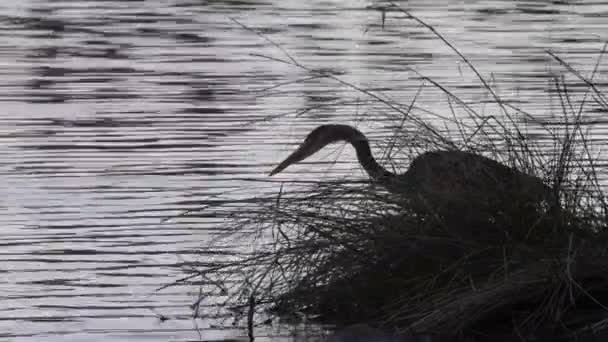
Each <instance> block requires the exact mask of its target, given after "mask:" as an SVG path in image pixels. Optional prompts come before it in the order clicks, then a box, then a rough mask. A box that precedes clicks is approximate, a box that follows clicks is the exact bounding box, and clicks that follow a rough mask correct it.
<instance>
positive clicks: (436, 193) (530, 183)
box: [270, 125, 553, 212]
mask: <svg viewBox="0 0 608 342" xmlns="http://www.w3.org/2000/svg"><path fill="white" fill-rule="evenodd" d="M339 141H346V142H348V143H350V144H351V145H352V146H353V147H354V148H355V151H356V154H357V159H358V161H359V163H360V164H361V166H362V167H363V168H364V169H365V171H366V172H367V174H368V175H369V177H370V178H371V180H372V181H374V182H375V183H378V184H380V185H382V186H384V187H385V188H386V190H388V191H389V192H391V193H397V194H403V195H406V197H408V198H409V199H417V200H420V201H422V202H424V203H426V204H428V205H430V206H432V207H433V208H434V210H435V209H438V210H440V211H443V212H445V210H443V209H446V210H449V211H455V210H456V211H458V210H461V209H463V208H462V207H463V206H465V207H467V208H468V209H471V210H484V208H485V209H487V208H497V207H501V206H502V205H511V204H512V202H513V200H514V199H517V200H520V201H522V202H525V203H536V204H538V203H540V202H542V201H547V202H552V198H553V192H552V190H551V188H550V187H548V186H547V185H545V184H544V182H543V181H542V180H541V179H540V178H538V177H535V176H531V175H528V174H525V173H522V172H521V171H518V170H516V169H514V168H511V167H508V166H506V165H504V164H501V163H499V162H497V161H495V160H493V159H490V158H487V157H484V156H481V155H478V154H475V153H471V152H464V151H457V150H447V151H430V152H425V153H422V154H420V155H419V156H417V157H416V158H414V159H413V160H412V162H411V164H410V166H409V168H408V170H407V171H406V172H405V173H403V174H394V173H392V172H390V171H388V170H387V169H385V168H384V167H382V166H381V165H380V164H378V162H377V161H376V159H375V158H374V157H373V155H372V153H371V149H370V145H369V142H368V140H367V138H366V137H365V135H363V133H361V132H360V131H359V130H357V129H356V128H354V127H352V126H348V125H322V126H319V127H317V128H316V129H314V130H313V131H312V132H311V133H310V134H309V135H308V136H307V137H306V139H305V140H304V142H303V143H302V144H301V145H300V146H299V147H298V149H296V151H294V152H293V153H292V154H291V155H289V156H288V157H287V158H286V159H285V160H284V161H283V162H281V163H280V164H279V165H278V166H277V167H276V168H275V169H274V170H272V172H270V175H271V176H272V175H274V174H276V173H279V172H281V171H282V170H284V169H285V168H287V167H288V166H289V165H291V164H294V163H297V162H299V161H302V160H304V159H306V158H307V157H309V156H311V155H313V154H314V153H316V152H317V151H319V150H320V149H322V148H323V147H324V146H326V145H328V144H330V143H334V142H339Z"/></svg>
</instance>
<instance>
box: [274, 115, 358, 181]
mask: <svg viewBox="0 0 608 342" xmlns="http://www.w3.org/2000/svg"><path fill="white" fill-rule="evenodd" d="M348 129H351V130H352V127H350V126H346V125H322V126H319V127H317V128H315V129H314V130H313V131H312V132H310V134H308V136H307V137H306V139H305V140H304V142H303V143H302V144H300V146H299V147H298V149H297V150H295V151H294V152H293V153H292V154H290V155H289V156H288V157H287V158H285V160H283V161H282V162H281V163H280V164H279V165H278V166H277V167H275V168H274V170H272V171H271V172H270V176H272V175H275V174H277V173H279V172H281V171H283V170H284V169H285V168H287V167H288V166H289V165H291V164H295V163H297V162H299V161H302V160H304V159H306V158H308V157H310V156H312V155H313V154H315V153H316V152H318V151H319V150H320V149H322V148H323V147H325V146H326V145H327V144H331V143H333V142H336V141H340V140H346V137H347V136H346V135H345V134H347V132H346V130H348Z"/></svg>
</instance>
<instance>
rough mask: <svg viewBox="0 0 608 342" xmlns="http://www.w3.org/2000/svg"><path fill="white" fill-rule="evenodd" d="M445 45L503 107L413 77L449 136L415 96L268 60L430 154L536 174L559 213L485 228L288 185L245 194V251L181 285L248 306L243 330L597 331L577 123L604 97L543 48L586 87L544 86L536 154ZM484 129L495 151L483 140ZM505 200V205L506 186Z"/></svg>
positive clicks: (474, 334)
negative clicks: (383, 119)
mask: <svg viewBox="0 0 608 342" xmlns="http://www.w3.org/2000/svg"><path fill="white" fill-rule="evenodd" d="M383 10H384V11H389V10H390V11H398V12H401V13H404V14H406V15H407V16H408V17H409V18H411V19H414V20H416V21H418V22H419V23H421V24H422V25H423V26H425V27H427V28H429V29H430V30H431V31H432V32H433V33H434V34H436V35H437V36H438V37H439V38H440V39H441V40H443V41H444V42H445V43H446V44H448V46H450V48H453V49H454V51H456V52H457V50H456V49H455V48H454V47H453V46H452V45H451V44H449V42H447V41H446V40H445V39H444V38H443V37H442V36H441V35H440V34H439V33H437V31H436V30H435V29H434V28H432V27H431V26H429V25H427V24H425V23H424V22H423V21H421V20H420V19H418V18H416V17H414V16H412V15H411V14H410V13H408V12H406V11H404V10H402V9H401V8H398V7H396V6H395V5H392V6H390V7H388V8H385V9H383ZM264 39H267V38H264ZM273 44H274V43H273ZM457 53H458V55H459V56H460V57H461V58H462V59H463V60H464V61H465V62H466V63H467V65H468V66H469V67H470V68H471V69H472V70H473V71H474V72H475V74H476V75H477V76H478V77H479V79H480V81H481V83H482V84H483V85H484V87H486V89H487V90H488V92H489V93H490V94H491V97H492V98H493V101H494V103H495V104H496V105H497V106H498V108H500V110H501V111H502V115H501V116H500V118H501V119H498V118H497V117H493V116H483V115H480V114H479V113H477V112H476V111H475V110H473V109H472V108H471V107H470V106H468V105H467V104H466V103H465V102H464V101H462V100H460V99H459V98H458V97H457V96H455V95H453V94H452V93H450V91H449V90H448V89H446V88H445V87H443V86H442V85H441V84H439V83H438V82H436V81H434V80H432V79H429V78H424V81H426V82H430V84H432V85H433V86H434V87H435V88H436V89H439V90H440V91H442V92H444V93H445V94H446V96H447V98H448V101H449V102H450V104H451V105H453V106H454V108H456V107H457V108H458V110H460V111H462V112H464V113H466V118H467V120H466V122H467V123H466V124H465V123H464V120H463V121H462V122H461V124H458V123H459V120H456V119H454V121H455V122H456V123H457V125H456V127H457V130H458V132H456V133H457V134H453V135H445V134H443V133H441V132H440V131H439V130H437V129H436V128H435V127H433V126H432V125H430V124H429V123H428V122H426V121H424V120H421V119H418V118H416V117H414V116H413V115H411V109H412V107H413V102H414V101H413V102H412V104H409V105H402V104H399V103H396V102H392V101H389V100H386V99H385V98H384V97H382V96H380V95H379V94H377V93H374V92H372V91H369V90H367V89H364V88H361V87H359V86H356V85H353V84H350V83H348V82H346V81H344V80H342V79H341V78H340V77H339V76H337V75H333V74H330V73H325V72H317V71H315V70H312V69H309V68H307V67H305V66H303V65H301V64H299V63H298V62H297V61H296V60H295V59H294V58H292V57H291V56H289V55H287V54H286V55H287V56H288V58H286V59H284V60H282V59H277V58H272V60H273V61H275V62H280V63H286V64H290V65H293V66H294V67H298V68H302V69H305V70H307V71H308V72H310V73H311V74H313V75H315V76H318V77H324V78H328V79H331V80H334V81H336V82H337V83H338V84H339V85H341V86H347V87H350V88H352V89H355V90H356V91H358V92H360V94H361V95H362V96H366V97H368V98H369V99H371V100H372V101H374V102H376V103H379V104H382V105H384V106H386V107H387V108H388V109H389V110H392V111H394V112H395V113H397V114H399V115H400V117H401V119H400V120H399V121H398V122H397V123H396V125H397V126H400V127H403V125H406V124H407V125H410V127H416V128H417V129H418V130H419V132H424V133H425V134H423V135H421V139H422V140H424V145H425V146H427V147H429V148H461V149H466V150H469V151H480V150H484V151H488V150H489V152H490V153H491V154H492V155H495V156H500V157H502V160H504V161H505V162H509V164H510V165H512V166H513V167H517V168H519V169H521V170H524V171H526V172H529V173H534V174H536V175H537V176H539V177H542V178H544V179H545V180H546V183H547V185H549V186H551V187H552V188H553V189H554V191H555V193H556V194H557V196H558V197H559V199H560V207H561V210H559V211H558V212H553V211H549V210H543V208H542V207H541V206H534V207H533V209H530V206H525V207H523V206H517V205H514V206H513V207H512V208H509V210H506V209H505V208H496V213H498V212H501V213H502V214H500V215H498V214H496V215H495V216H494V217H493V219H492V221H491V222H488V221H487V220H480V221H466V222H465V221H459V220H453V219H450V220H446V219H445V217H441V216H440V215H438V214H437V212H435V211H433V210H426V211H425V210H423V209H421V207H420V206H411V205H409V204H408V203H409V202H403V201H402V199H401V198H399V197H397V196H393V195H390V194H387V193H385V192H384V191H383V190H382V189H381V188H378V187H375V186H373V185H370V184H368V183H367V182H359V183H356V182H327V183H315V184H299V186H298V187H297V189H299V190H297V191H295V190H291V191H289V192H288V193H283V192H282V191H281V192H280V193H279V194H278V195H276V196H273V197H268V198H256V199H255V200H253V201H251V202H250V203H248V205H247V206H244V207H239V208H238V209H233V210H230V211H229V212H228V213H225V215H226V217H228V218H229V226H230V227H229V228H230V229H229V233H227V234H226V235H225V237H227V238H229V239H232V240H234V239H238V240H239V241H245V242H246V243H247V244H248V245H249V246H251V251H250V253H247V254H243V253H240V254H235V255H233V256H232V257H230V258H225V259H224V260H223V261H220V260H218V261H214V262H210V263H208V264H205V265H199V267H198V268H197V269H196V270H193V271H191V272H190V274H188V275H187V276H186V277H185V278H184V279H182V280H181V281H191V280H194V279H202V280H204V282H205V284H207V285H205V287H206V290H209V291H212V292H213V293H215V296H213V298H221V299H222V302H221V303H220V305H219V306H220V307H221V308H228V307H229V308H231V310H233V312H247V311H248V313H249V322H250V324H251V322H252V321H253V320H254V317H253V313H254V311H255V312H256V313H259V314H261V316H262V317H265V318H266V317H268V316H270V317H273V316H280V317H282V318H285V317H287V316H294V317H296V316H297V317H300V318H301V317H302V316H307V317H309V318H313V319H317V320H319V321H322V322H326V323H328V322H329V323H335V324H349V323H357V322H373V323H376V324H378V325H383V326H392V327H397V328H399V329H402V330H410V329H413V330H416V331H425V332H433V333H441V334H446V335H450V336H453V337H455V338H456V339H458V338H460V339H466V340H479V341H485V340H488V338H490V337H492V338H503V339H504V340H531V339H539V340H557V339H558V338H563V339H573V338H575V337H576V336H579V337H580V336H585V334H589V333H591V332H595V331H600V330H605V329H606V328H608V307H607V306H608V272H607V271H608V257H607V255H606V254H607V248H606V246H607V243H608V234H607V231H606V225H607V223H608V220H607V217H608V216H607V209H608V207H607V205H606V198H605V195H604V194H603V192H602V191H601V186H600V181H599V179H600V178H601V176H602V174H601V170H599V169H598V168H597V165H595V158H594V156H593V155H592V153H593V149H592V146H591V143H590V142H589V141H588V139H587V136H588V135H587V134H588V132H587V131H586V130H585V129H584V126H583V125H582V119H583V113H584V112H585V109H586V106H587V105H593V106H599V107H600V108H601V109H603V110H604V111H606V112H608V102H607V101H606V97H605V95H604V94H603V93H602V92H601V90H600V89H599V86H598V85H596V84H595V83H594V80H593V78H594V75H592V76H590V77H589V78H587V77H584V76H583V75H581V74H580V73H578V72H577V71H576V70H575V69H574V68H573V67H571V66H570V65H569V64H568V63H567V62H565V61H564V60H562V59H561V58H559V57H558V56H556V55H555V54H552V53H550V55H551V56H553V57H554V58H555V60H556V61H557V62H558V63H559V64H561V65H563V66H564V70H565V71H566V72H567V73H570V74H573V75H574V76H575V77H576V78H578V79H579V80H580V81H581V82H582V83H583V84H584V85H586V87H587V89H588V94H585V99H584V100H583V101H582V102H580V105H579V106H578V107H576V106H574V105H573V104H572V103H573V101H572V99H571V97H570V96H571V95H570V94H569V91H568V89H567V87H566V83H565V82H564V81H563V80H562V79H561V78H558V79H556V80H555V90H556V93H557V94H558V95H559V99H560V103H561V106H562V115H563V121H564V123H565V124H564V125H563V126H561V127H560V128H559V129H555V130H550V129H547V132H546V134H547V135H548V136H550V137H551V139H552V141H553V142H554V146H553V148H554V150H552V151H547V150H546V147H539V146H534V145H533V144H532V143H531V142H530V141H529V140H527V139H525V138H524V134H523V133H522V132H521V131H520V129H521V128H522V125H521V124H520V123H519V122H520V120H519V119H520V118H521V117H522V116H524V117H525V116H526V115H527V114H526V113H525V111H524V110H522V109H521V108H516V107H514V106H513V105H510V104H507V103H503V102H502V101H501V99H500V98H499V97H498V95H496V94H495V92H494V91H493V90H492V88H491V87H490V86H489V85H488V83H487V82H486V81H485V80H484V79H483V77H482V76H481V74H480V73H478V72H477V71H476V70H475V68H474V66H473V65H472V64H471V63H469V62H468V61H467V60H466V58H465V57H464V56H463V55H462V54H460V53H459V52H457ZM603 53H604V52H603V51H602V52H601V54H600V58H601V56H602V55H603ZM265 58H266V57H265ZM598 63H599V61H598ZM596 69H597V66H596ZM594 74H595V72H594ZM455 110H456V109H455ZM462 112H461V113H462ZM456 116H457V115H454V117H456ZM471 122H472V123H473V124H471ZM454 136H456V137H460V139H457V140H455V139H454V138H453V137H454ZM497 136H499V137H501V139H502V140H503V141H505V142H507V144H506V146H507V148H504V149H503V148H500V147H498V146H496V145H495V144H494V142H495V141H496V137H497ZM400 139H401V137H400V136H399V135H396V136H395V137H394V140H392V141H388V142H386V144H385V146H387V153H386V154H387V155H390V154H391V153H390V150H392V149H396V148H397V147H399V146H403V144H404V141H401V140H400ZM547 165H548V167H547ZM512 196H514V197H513V202H517V201H516V200H517V194H516V193H515V194H512ZM462 200H463V203H464V202H466V201H467V199H462ZM206 293H207V292H206ZM206 298H209V297H201V298H199V301H198V302H197V304H198V303H200V301H203V300H206ZM195 306H196V307H198V305H195Z"/></svg>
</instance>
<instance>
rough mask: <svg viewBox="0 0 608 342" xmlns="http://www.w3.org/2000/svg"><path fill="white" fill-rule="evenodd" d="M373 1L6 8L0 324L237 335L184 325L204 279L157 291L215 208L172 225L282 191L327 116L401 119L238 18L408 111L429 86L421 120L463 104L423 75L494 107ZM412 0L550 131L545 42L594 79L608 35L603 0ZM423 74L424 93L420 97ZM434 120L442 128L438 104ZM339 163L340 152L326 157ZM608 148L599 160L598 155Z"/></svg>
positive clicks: (172, 336)
mask: <svg viewBox="0 0 608 342" xmlns="http://www.w3.org/2000/svg"><path fill="white" fill-rule="evenodd" d="M379 4H380V3H379V2H378V3H377V2H374V1H359V0H355V1H295V0H292V1H275V0H268V1H233V0H226V1H220V0H214V1H194V0H192V1H180V0H173V1H160V0H149V1H118V0H108V1H97V0H95V1H93V0H90V1H83V0H78V1H70V0H65V1H51V0H38V1H35V0H19V1H4V2H2V4H0V8H1V11H0V14H1V15H0V35H1V39H0V73H1V75H2V78H1V79H2V81H1V83H0V84H1V85H2V86H1V91H0V104H1V110H0V122H1V125H0V184H1V186H0V207H1V209H2V211H1V212H0V227H1V231H2V234H0V255H1V258H2V262H1V263H0V338H5V339H7V340H27V341H102V340H103V341H127V340H128V341H135V340H141V341H144V340H145V341H169V340H171V341H184V340H197V339H201V338H202V339H210V338H220V337H222V336H225V334H226V333H225V332H223V331H222V330H214V329H210V327H211V328H213V325H211V324H212V323H213V321H212V320H211V319H210V320H209V321H206V320H198V321H197V322H194V321H192V320H191V319H190V315H191V310H190V307H189V305H190V304H191V303H192V302H193V301H194V299H195V297H196V295H197V289H196V288H188V287H185V286H182V287H173V288H169V289H165V290H162V291H158V292H157V291H155V289H157V288H158V287H160V286H161V285H163V284H166V283H169V282H171V281H173V280H175V279H178V278H179V277H180V275H181V271H180V266H182V265H184V264H185V263H187V262H188V261H191V260H200V259H201V258H202V256H199V255H198V250H199V249H200V248H202V247H205V246H206V243H205V242H206V241H208V240H209V236H210V234H211V230H210V229H211V228H213V227H218V224H221V220H219V219H215V218H213V217H207V218H198V219H190V220H187V219H181V220H169V221H167V222H163V219H164V218H166V217H169V216H171V215H175V214H178V213H180V212H182V211H184V210H189V209H195V208H197V207H199V206H200V205H201V203H202V202H201V201H206V200H210V199H213V198H218V197H217V196H220V195H221V196H222V197H223V198H226V197H227V198H239V197H241V196H250V195H254V194H255V193H257V192H268V191H271V192H272V191H275V192H276V191H277V189H278V187H279V185H278V182H277V181H276V180H275V181H274V182H270V181H269V179H268V178H267V176H266V174H267V172H268V171H269V170H270V169H271V167H272V166H273V165H274V164H275V163H276V162H278V161H279V160H280V159H281V158H282V157H284V156H285V154H286V153H288V152H289V150H290V149H292V148H293V145H291V144H292V143H295V142H296V141H297V140H299V139H301V137H302V136H303V135H304V134H305V133H306V132H307V131H308V130H309V129H310V128H312V127H314V126H315V125H317V124H319V123H321V122H342V123H344V122H347V123H351V124H352V123H356V122H360V125H359V127H360V128H361V130H363V131H364V132H365V133H368V134H369V135H370V136H371V137H372V138H373V137H381V136H383V135H386V134H390V132H391V131H390V128H391V127H392V125H394V123H395V119H396V118H397V119H398V118H399V114H398V113H391V110H390V109H389V108H386V107H382V106H378V105H374V104H373V103H372V104H370V103H369V100H370V98H366V96H365V94H362V93H361V92H359V91H357V90H356V89H354V88H352V87H349V86H347V85H344V84H340V83H338V82H336V81H335V80H331V79H327V78H319V77H314V75H312V74H311V73H308V72H306V71H305V70H302V69H300V68H298V67H294V66H291V65H288V64H285V63H282V62H279V61H277V60H273V59H271V58H281V59H287V57H286V56H285V55H284V54H283V53H282V52H281V50H280V49H278V48H277V47H276V46H274V45H273V43H271V42H269V41H268V40H265V39H264V38H262V37H260V36H258V35H256V34H255V33H254V32H252V31H251V30H246V29H244V28H243V27H242V26H241V25H239V23H241V24H242V25H246V26H249V27H251V28H253V29H255V30H257V31H258V32H261V33H263V35H264V36H265V37H267V38H270V39H271V40H272V41H273V42H274V43H275V44H280V45H281V46H282V47H283V48H284V49H286V51H289V53H290V54H291V55H292V56H293V57H294V58H295V59H297V61H298V62H300V63H302V64H303V65H304V66H306V67H308V68H311V69H325V70H329V71H332V72H334V73H336V74H337V75H339V78H340V80H343V81H345V82H349V83H351V84H353V85H357V86H359V87H363V88H367V89H372V90H374V91H376V92H378V93H381V94H382V96H386V97H387V98H391V99H392V100H394V101H399V102H401V103H403V104H404V105H405V106H407V105H409V104H411V103H412V101H413V99H414V98H416V107H417V108H418V109H419V110H418V111H417V112H416V113H415V114H416V116H417V117H419V118H424V113H425V112H426V113H445V115H446V116H448V117H449V116H450V115H451V114H450V113H449V101H448V100H447V97H446V96H445V95H441V92H437V91H436V89H435V90H433V89H431V88H433V87H428V85H429V83H428V82H424V81H423V80H422V79H421V76H420V75H423V76H425V77H429V78H431V79H432V80H434V81H436V82H439V83H441V84H443V85H444V86H445V87H449V89H450V90H451V91H453V92H454V93H455V94H457V95H458V96H459V97H462V98H463V99H466V100H468V101H471V103H472V105H474V106H476V108H477V109H478V110H479V111H481V112H484V113H485V112H487V114H488V115H490V114H492V113H493V112H492V110H493V109H492V108H487V109H484V107H483V106H484V105H483V102H484V100H487V99H488V94H487V92H486V91H485V90H484V89H483V87H481V86H480V83H479V81H478V79H476V78H475V75H474V74H473V73H472V72H471V71H470V70H469V69H468V68H467V66H466V65H465V64H464V63H463V61H462V60H461V59H459V58H458V56H457V55H455V54H454V52H453V51H452V50H450V49H449V48H448V47H447V46H446V45H445V44H443V43H442V42H441V41H440V40H438V39H437V38H436V37H435V36H434V35H433V34H432V33H431V32H430V31H429V30H428V29H427V28H424V27H422V26H420V25H419V24H417V23H416V22H415V21H413V20H408V19H406V18H405V16H404V15H403V14H400V13H397V12H388V13H387V14H386V18H385V19H386V20H385V21H384V26H383V25H382V24H383V23H382V13H381V12H380V11H378V10H376V9H374V6H377V5H379ZM401 6H403V8H405V9H407V10H409V11H411V12H412V13H413V14H414V15H416V16H418V17H420V18H422V19H423V20H425V21H426V22H428V23H429V24H431V25H433V26H434V27H435V28H436V29H437V30H438V31H439V32H441V33H443V34H444V36H445V38H446V39H447V40H449V41H450V42H451V43H453V44H454V45H455V46H456V47H457V48H458V49H459V50H460V51H461V52H462V53H463V54H464V55H465V56H467V58H469V59H470V61H471V62H472V63H473V64H474V65H476V66H477V68H478V70H479V72H480V73H481V74H482V75H483V76H484V77H485V78H486V79H488V80H489V81H490V82H491V83H492V85H496V89H498V94H499V95H500V96H501V98H502V99H503V100H505V101H508V102H510V103H516V104H517V105H518V106H520V107H522V108H525V109H526V111H528V112H529V114H530V116H531V117H528V119H530V118H532V119H531V120H532V121H533V122H535V123H536V124H539V123H542V124H543V125H544V126H546V125H548V124H550V123H552V122H559V120H560V117H559V112H560V111H561V110H560V104H559V102H558V101H556V100H555V96H552V95H551V89H553V88H552V86H553V81H552V78H551V77H552V76H556V75H557V76H559V75H562V74H564V75H565V74H567V73H565V69H564V68H563V67H562V66H560V65H559V64H558V63H557V62H556V61H555V60H553V59H552V58H551V57H550V56H549V55H548V54H547V53H546V50H551V51H553V52H555V53H556V54H557V55H559V56H560V57H562V58H563V59H564V60H567V61H568V62H569V63H571V64H572V65H573V67H575V68H577V70H579V71H580V72H581V73H583V74H584V75H586V76H590V75H591V71H592V70H593V68H594V66H595V64H596V61H597V59H598V57H599V55H600V51H601V49H602V46H603V44H604V42H605V41H606V40H608V18H607V17H608V3H606V2H602V1H568V0H564V1H513V0H509V1H493V0H487V1H456V0H443V1H422V0H421V1H416V0H413V1H407V2H402V3H401ZM607 65H608V64H607V63H600V64H599V67H598V72H597V76H596V80H597V81H598V83H599V84H600V85H602V84H604V85H605V84H606V83H605V82H606V81H608V80H607V79H606V71H608V69H607V68H608V67H607ZM414 71H415V72H418V73H419V74H420V75H417V74H416V73H415V72H414ZM295 81H298V82H295ZM602 82H604V83H602ZM423 83H424V84H426V85H427V88H428V90H427V88H424V89H423V90H422V91H420V89H421V88H420V87H421V84H423ZM281 84H282V86H281V87H274V86H277V85H281ZM579 85H580V84H579ZM584 90H585V89H584V87H580V86H578V87H577V86H576V85H573V86H572V88H571V90H570V91H571V93H572V94H573V96H576V95H577V94H581V93H582V92H583V91H584ZM575 100H576V99H575ZM579 100H580V97H579ZM366 101H367V102H366ZM573 101H574V100H573ZM330 105H331V106H330ZM446 111H447V112H446ZM585 115H586V116H585V120H588V121H589V123H590V125H591V123H593V125H594V131H593V132H595V133H594V134H598V137H599V138H602V137H603V136H604V134H605V131H606V127H605V118H603V116H605V113H602V112H601V111H599V110H596V111H594V110H593V105H592V104H591V105H590V106H589V112H588V113H586V114H585ZM371 119H373V120H371ZM428 119H429V120H434V121H433V122H435V123H436V124H437V125H438V127H443V126H442V122H441V119H440V118H438V117H437V116H434V115H432V114H429V117H428ZM437 120H439V122H437ZM603 120H604V121H603ZM540 126H542V125H538V127H540ZM538 127H536V128H535V126H534V125H532V126H531V128H530V132H531V133H530V134H531V136H533V133H534V132H536V133H537V138H538V137H542V132H543V130H542V129H539V128H538ZM335 151H336V149H334V150H333V152H335ZM336 158H337V155H336V154H335V153H332V151H329V152H327V153H321V154H320V156H319V157H318V158H317V159H315V160H325V161H331V160H334V159H336ZM604 158H605V157H602V155H598V165H600V166H603V165H604V164H605V159H604ZM339 159H340V160H341V161H344V162H343V163H337V164H335V165H333V166H331V167H328V166H327V165H326V164H316V165H311V164H308V165H305V166H298V167H293V168H290V169H289V170H287V171H288V172H287V171H286V172H285V174H284V175H281V176H280V177H279V178H278V179H287V178H290V177H293V175H294V173H296V172H302V171H303V170H308V171H310V172H307V173H306V174H304V175H305V176H310V177H316V178H318V177H319V176H324V177H332V175H333V176H335V175H339V174H342V175H343V174H345V173H347V174H352V175H353V176H357V177H360V176H362V173H361V171H360V169H359V168H358V167H355V166H354V165H353V164H352V163H350V162H347V161H348V160H352V152H351V151H349V150H344V153H343V154H342V155H341V156H340V158H339ZM313 170H314V171H316V172H312V171H313ZM161 315H162V316H165V317H167V318H169V319H168V320H167V321H163V320H160V319H159V317H160V316H161ZM195 324H197V325H198V327H200V328H202V329H201V331H200V333H201V334H202V335H199V332H197V331H196V326H195Z"/></svg>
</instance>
